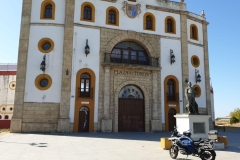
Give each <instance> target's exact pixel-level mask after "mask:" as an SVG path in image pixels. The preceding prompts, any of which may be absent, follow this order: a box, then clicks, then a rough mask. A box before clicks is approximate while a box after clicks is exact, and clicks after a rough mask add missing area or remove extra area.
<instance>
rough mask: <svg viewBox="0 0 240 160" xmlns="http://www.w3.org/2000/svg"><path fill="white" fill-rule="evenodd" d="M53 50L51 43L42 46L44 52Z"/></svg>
mask: <svg viewBox="0 0 240 160" xmlns="http://www.w3.org/2000/svg"><path fill="white" fill-rule="evenodd" d="M50 48H51V43H49V42H46V43H44V44H43V45H42V49H43V50H44V51H47V50H49V49H50Z"/></svg>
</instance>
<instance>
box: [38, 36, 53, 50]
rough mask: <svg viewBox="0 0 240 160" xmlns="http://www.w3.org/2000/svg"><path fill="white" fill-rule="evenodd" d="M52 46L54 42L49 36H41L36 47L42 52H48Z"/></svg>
mask: <svg viewBox="0 0 240 160" xmlns="http://www.w3.org/2000/svg"><path fill="white" fill-rule="evenodd" d="M53 48H54V42H53V41H52V40H51V39H49V38H43V39H41V40H40V41H39V42H38V49H39V51H41V52H42V53H49V52H51V51H52V50H53Z"/></svg>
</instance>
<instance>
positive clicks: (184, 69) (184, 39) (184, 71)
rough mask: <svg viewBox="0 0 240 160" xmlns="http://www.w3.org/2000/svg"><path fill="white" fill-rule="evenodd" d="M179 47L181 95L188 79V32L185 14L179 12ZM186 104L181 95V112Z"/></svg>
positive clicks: (184, 110)
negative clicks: (180, 51) (180, 54)
mask: <svg viewBox="0 0 240 160" xmlns="http://www.w3.org/2000/svg"><path fill="white" fill-rule="evenodd" d="M180 19H181V49H182V57H181V58H182V88H183V90H182V95H185V94H184V90H185V88H186V87H187V83H186V82H185V80H186V79H189V78H188V77H189V71H188V34H187V14H185V13H181V15H180ZM186 104H187V101H186V98H185V97H184V96H183V112H184V113H186V109H185V106H186Z"/></svg>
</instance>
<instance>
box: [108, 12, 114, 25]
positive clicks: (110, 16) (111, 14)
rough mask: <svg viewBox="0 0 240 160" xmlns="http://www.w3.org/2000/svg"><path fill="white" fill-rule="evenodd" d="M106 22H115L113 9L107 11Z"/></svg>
mask: <svg viewBox="0 0 240 160" xmlns="http://www.w3.org/2000/svg"><path fill="white" fill-rule="evenodd" d="M108 23H111V24H116V13H115V12H114V11H113V10H110V11H109V16H108Z"/></svg>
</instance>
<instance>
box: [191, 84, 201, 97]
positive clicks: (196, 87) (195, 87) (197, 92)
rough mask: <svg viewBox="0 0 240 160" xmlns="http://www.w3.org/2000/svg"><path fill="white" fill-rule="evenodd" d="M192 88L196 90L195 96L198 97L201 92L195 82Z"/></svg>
mask: <svg viewBox="0 0 240 160" xmlns="http://www.w3.org/2000/svg"><path fill="white" fill-rule="evenodd" d="M193 88H194V89H195V91H196V97H197V98H198V97H200V96H201V93H202V91H201V88H200V86H199V85H197V84H195V85H194V86H193Z"/></svg>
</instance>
